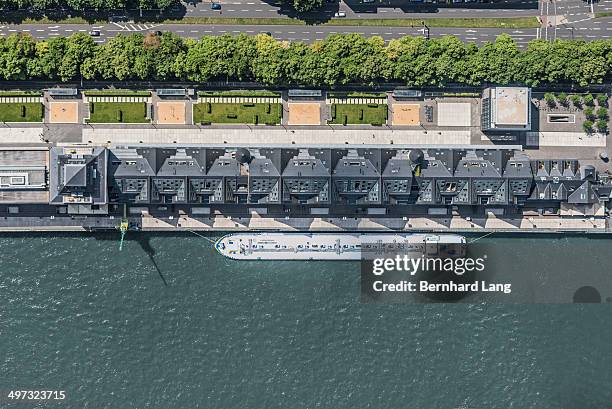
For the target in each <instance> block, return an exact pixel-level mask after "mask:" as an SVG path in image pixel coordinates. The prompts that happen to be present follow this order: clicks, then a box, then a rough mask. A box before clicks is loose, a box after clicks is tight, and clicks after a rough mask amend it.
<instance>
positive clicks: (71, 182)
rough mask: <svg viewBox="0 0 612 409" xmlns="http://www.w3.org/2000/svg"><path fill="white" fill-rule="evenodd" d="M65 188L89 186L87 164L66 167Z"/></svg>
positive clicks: (67, 165)
mask: <svg viewBox="0 0 612 409" xmlns="http://www.w3.org/2000/svg"><path fill="white" fill-rule="evenodd" d="M64 186H73V187H85V186H87V164H86V163H78V164H72V163H68V164H66V165H64Z"/></svg>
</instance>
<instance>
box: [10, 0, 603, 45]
mask: <svg viewBox="0 0 612 409" xmlns="http://www.w3.org/2000/svg"><path fill="white" fill-rule="evenodd" d="M243 1H246V0H243ZM253 1H255V0H253ZM607 2H609V3H607ZM607 4H610V5H612V0H603V2H602V3H600V4H597V5H596V7H599V8H601V9H605V8H606V7H608V6H607ZM610 7H612V6H610ZM536 11H537V12H538V13H539V15H540V17H541V18H542V19H543V20H544V21H545V24H544V27H543V28H538V29H499V28H473V29H469V28H435V27H434V28H431V29H430V35H431V36H432V37H439V36H444V35H454V36H457V37H458V38H460V39H461V40H463V41H467V42H475V43H478V44H481V43H483V42H486V41H492V40H494V39H495V37H496V36H497V35H499V34H501V33H503V32H506V33H508V34H510V35H511V36H512V37H513V38H514V39H515V40H516V41H517V43H518V44H519V45H521V46H524V45H525V44H526V43H527V42H529V41H531V40H533V39H536V38H543V39H548V40H551V41H552V40H554V39H556V38H583V39H586V40H592V39H596V38H604V39H606V38H612V17H611V18H599V19H594V18H593V16H592V13H591V5H589V4H588V3H585V2H583V1H582V0H556V1H545V2H543V3H542V5H541V7H540V8H539V10H536ZM224 16H225V14H224ZM92 29H97V30H100V32H101V36H100V37H97V38H95V39H94V41H96V42H99V43H101V42H104V41H106V40H107V39H108V38H111V37H114V36H116V35H117V34H120V33H124V34H127V33H131V32H147V31H151V30H160V31H171V32H174V33H177V34H179V35H180V36H183V37H192V38H199V37H201V36H203V35H211V34H226V33H228V34H238V33H247V34H257V33H265V32H270V33H272V35H273V36H274V37H275V38H278V39H281V40H296V41H305V42H312V41H315V40H320V39H323V38H325V37H326V36H328V35H329V34H335V33H349V32H354V33H359V34H362V35H365V36H374V35H379V36H381V37H383V38H384V39H385V40H390V39H392V38H397V37H400V36H405V35H425V33H424V31H423V29H422V28H420V27H415V28H411V27H355V26H322V25H308V26H300V25H273V26H263V25H252V26H246V25H199V24H195V25H192V24H142V23H125V22H122V23H109V24H104V25H78V24H64V25H59V24H51V25H43V24H31V25H27V24H23V25H4V26H0V36H5V35H9V34H11V33H16V32H27V33H30V34H31V35H33V36H34V37H36V38H42V39H44V38H51V37H56V36H64V35H71V34H73V33H76V32H88V31H90V30H92Z"/></svg>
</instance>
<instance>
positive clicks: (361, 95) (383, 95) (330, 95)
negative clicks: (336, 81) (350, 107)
mask: <svg viewBox="0 0 612 409" xmlns="http://www.w3.org/2000/svg"><path fill="white" fill-rule="evenodd" d="M327 98H387V93H385V92H335V91H334V92H328V93H327Z"/></svg>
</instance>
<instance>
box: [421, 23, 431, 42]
mask: <svg viewBox="0 0 612 409" xmlns="http://www.w3.org/2000/svg"><path fill="white" fill-rule="evenodd" d="M421 24H422V25H423V35H425V38H426V39H427V40H429V27H428V26H427V24H425V22H424V21H421Z"/></svg>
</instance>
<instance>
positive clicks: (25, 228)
mask: <svg viewBox="0 0 612 409" xmlns="http://www.w3.org/2000/svg"><path fill="white" fill-rule="evenodd" d="M19 219H20V220H19V221H17V220H11V219H10V218H7V219H4V220H0V232H19V233H24V232H88V231H104V230H106V231H108V230H118V226H119V222H120V219H119V218H115V219H110V220H109V219H108V217H107V218H104V217H99V216H95V217H94V216H91V217H88V218H81V219H78V220H74V219H70V218H55V219H48V218H38V217H36V218H31V219H32V220H28V219H29V218H26V217H21V218H19ZM129 221H130V226H131V228H132V230H139V231H149V232H155V231H165V232H169V231H177V232H178V231H200V232H218V233H223V232H237V231H277V232H297V231H310V232H355V231H362V232H363V231H366V232H367V231H371V232H391V231H394V232H409V231H424V232H427V231H430V232H465V233H475V232H484V233H486V232H505V233H589V234H590V233H612V229H611V228H610V226H609V224H608V219H606V218H603V217H595V218H590V217H551V216H543V217H524V218H498V217H488V218H474V219H471V220H466V219H464V218H461V217H452V218H450V217H449V218H427V217H410V218H406V219H398V218H352V217H347V218H329V217H324V218H321V217H314V218H291V219H284V218H268V217H258V216H253V217H226V216H214V217H198V218H193V217H189V216H180V217H173V218H156V217H150V216H149V217H142V218H141V217H130V219H129Z"/></svg>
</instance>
